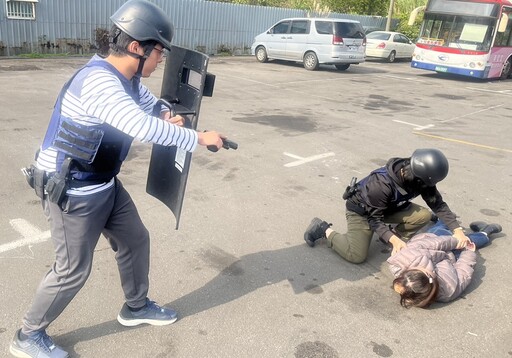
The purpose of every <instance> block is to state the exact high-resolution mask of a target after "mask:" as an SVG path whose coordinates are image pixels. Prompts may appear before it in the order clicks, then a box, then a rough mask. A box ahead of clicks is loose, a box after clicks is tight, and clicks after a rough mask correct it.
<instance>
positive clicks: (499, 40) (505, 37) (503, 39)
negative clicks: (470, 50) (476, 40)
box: [494, 12, 512, 46]
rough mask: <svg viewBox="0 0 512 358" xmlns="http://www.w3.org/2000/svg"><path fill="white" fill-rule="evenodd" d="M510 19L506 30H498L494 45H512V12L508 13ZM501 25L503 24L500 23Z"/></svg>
mask: <svg viewBox="0 0 512 358" xmlns="http://www.w3.org/2000/svg"><path fill="white" fill-rule="evenodd" d="M506 15H507V18H508V21H507V27H506V28H505V31H503V32H498V33H497V34H496V41H495V42H494V46H511V45H512V37H511V36H510V35H511V32H512V16H511V15H512V12H508V13H506ZM500 27H501V25H500Z"/></svg>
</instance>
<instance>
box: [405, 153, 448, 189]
mask: <svg viewBox="0 0 512 358" xmlns="http://www.w3.org/2000/svg"><path fill="white" fill-rule="evenodd" d="M448 168H449V166H448V159H446V157H445V156H444V154H443V153H442V152H441V151H440V150H438V149H430V148H429V149H416V150H415V151H414V153H412V156H411V171H412V174H413V175H414V176H415V177H416V178H419V179H421V180H422V181H423V182H424V183H425V184H426V185H428V186H435V185H436V183H438V182H440V181H441V180H443V179H444V178H446V176H447V175H448Z"/></svg>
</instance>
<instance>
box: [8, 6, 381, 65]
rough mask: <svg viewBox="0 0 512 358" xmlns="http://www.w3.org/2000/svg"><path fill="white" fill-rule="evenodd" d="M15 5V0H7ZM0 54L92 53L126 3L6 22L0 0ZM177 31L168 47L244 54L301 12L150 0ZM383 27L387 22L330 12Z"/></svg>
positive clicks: (53, 10)
mask: <svg viewBox="0 0 512 358" xmlns="http://www.w3.org/2000/svg"><path fill="white" fill-rule="evenodd" d="M11 1H16V0H11ZM0 2H3V4H2V5H1V6H0V56H13V55H17V54H21V53H72V54H77V53H90V52H95V47H96V45H97V44H96V35H95V32H96V29H98V28H100V29H101V28H103V29H109V28H110V26H111V22H110V19H109V18H110V16H111V15H112V14H113V13H114V12H115V11H116V10H117V9H118V8H119V7H120V6H121V5H122V4H123V3H124V2H125V0H39V2H38V3H36V4H35V8H36V10H35V14H36V18H35V20H14V19H8V18H7V13H6V9H7V6H6V0H0ZM152 2H154V3H155V4H157V5H158V6H160V7H161V8H162V9H163V10H164V11H165V12H166V13H168V14H169V15H170V17H171V19H172V21H173V23H174V25H175V27H176V35H175V38H174V40H173V43H174V44H176V45H178V46H183V47H186V48H190V49H194V50H199V51H202V52H205V53H207V54H216V53H218V52H222V51H221V50H222V49H229V51H230V52H231V53H233V54H247V53H249V48H250V46H251V44H252V41H253V39H254V36H256V35H257V34H259V33H261V32H263V31H265V30H266V29H268V28H269V27H270V26H272V25H273V24H274V23H275V22H277V21H279V20H280V19H282V18H286V17H302V16H306V15H307V14H306V13H305V12H304V11H301V10H295V9H283V8H273V7H261V6H250V5H239V4H228V3H219V2H210V1H204V0H154V1H152ZM329 17H337V18H349V19H355V20H359V21H361V23H362V24H363V26H368V27H379V28H384V27H385V25H386V18H381V17H371V16H354V15H343V14H335V13H333V14H330V15H329Z"/></svg>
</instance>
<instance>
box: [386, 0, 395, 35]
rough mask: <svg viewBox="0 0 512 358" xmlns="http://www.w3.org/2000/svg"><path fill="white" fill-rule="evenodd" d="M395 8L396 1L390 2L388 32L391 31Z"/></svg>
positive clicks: (391, 0) (390, 0) (387, 22)
mask: <svg viewBox="0 0 512 358" xmlns="http://www.w3.org/2000/svg"><path fill="white" fill-rule="evenodd" d="M394 7H395V0H389V11H388V20H387V21H386V31H389V30H390V29H391V18H392V17H393V8H394Z"/></svg>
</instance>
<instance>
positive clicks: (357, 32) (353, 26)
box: [334, 22, 365, 39]
mask: <svg viewBox="0 0 512 358" xmlns="http://www.w3.org/2000/svg"><path fill="white" fill-rule="evenodd" d="M334 34H335V35H338V36H341V37H346V38H356V39H362V38H364V36H365V35H364V29H363V27H362V26H361V24H359V23H357V22H335V23H334Z"/></svg>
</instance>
